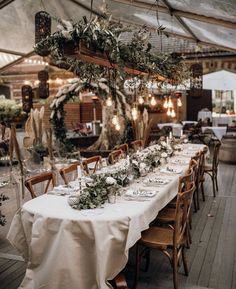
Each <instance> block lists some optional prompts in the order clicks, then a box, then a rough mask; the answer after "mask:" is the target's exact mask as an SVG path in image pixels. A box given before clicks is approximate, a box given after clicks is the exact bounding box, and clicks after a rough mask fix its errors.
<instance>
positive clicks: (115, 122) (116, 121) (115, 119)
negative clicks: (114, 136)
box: [111, 114, 119, 126]
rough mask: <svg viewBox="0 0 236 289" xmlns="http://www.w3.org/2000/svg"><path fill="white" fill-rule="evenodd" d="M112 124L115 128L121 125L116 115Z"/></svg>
mask: <svg viewBox="0 0 236 289" xmlns="http://www.w3.org/2000/svg"><path fill="white" fill-rule="evenodd" d="M111 122H112V124H113V125H115V126H116V125H117V124H119V121H118V117H117V115H116V114H115V115H114V116H113V118H112V120H111Z"/></svg>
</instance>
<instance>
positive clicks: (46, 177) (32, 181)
mask: <svg viewBox="0 0 236 289" xmlns="http://www.w3.org/2000/svg"><path fill="white" fill-rule="evenodd" d="M44 182H46V187H45V189H44V192H43V193H44V194H45V193H46V192H47V190H48V188H49V185H50V183H51V184H52V186H53V187H54V186H55V184H56V182H55V176H54V174H53V173H52V172H46V173H42V174H40V175H36V176H33V177H31V178H29V179H27V180H26V181H25V187H26V188H27V189H28V190H29V192H30V194H31V197H32V199H34V198H36V197H37V193H36V191H35V189H34V185H36V184H39V183H44Z"/></svg>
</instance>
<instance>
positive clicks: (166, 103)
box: [163, 99, 168, 108]
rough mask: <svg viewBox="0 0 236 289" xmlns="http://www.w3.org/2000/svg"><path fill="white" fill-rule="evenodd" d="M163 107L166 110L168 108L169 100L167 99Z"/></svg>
mask: <svg viewBox="0 0 236 289" xmlns="http://www.w3.org/2000/svg"><path fill="white" fill-rule="evenodd" d="M163 107H164V108H168V101H167V99H165V101H164V105H163Z"/></svg>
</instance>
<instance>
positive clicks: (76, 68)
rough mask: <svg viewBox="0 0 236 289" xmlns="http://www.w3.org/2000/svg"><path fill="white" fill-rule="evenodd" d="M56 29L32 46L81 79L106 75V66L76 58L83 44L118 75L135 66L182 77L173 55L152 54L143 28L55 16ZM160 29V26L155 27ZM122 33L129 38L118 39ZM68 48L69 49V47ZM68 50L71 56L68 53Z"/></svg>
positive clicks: (141, 70) (182, 67) (179, 65)
mask: <svg viewBox="0 0 236 289" xmlns="http://www.w3.org/2000/svg"><path fill="white" fill-rule="evenodd" d="M56 20H57V21H58V23H59V24H58V26H57V28H58V31H56V32H55V33H53V34H51V35H50V36H47V37H46V38H45V39H43V40H41V41H40V42H38V43H37V44H36V45H35V52H36V53H37V54H39V55H41V54H43V53H45V50H47V51H48V53H49V57H50V59H51V62H52V64H54V65H56V66H58V67H60V68H64V69H67V70H69V71H72V72H74V73H75V74H77V75H79V76H80V77H81V78H82V79H87V80H88V82H89V80H94V79H97V78H98V77H99V78H100V77H105V76H107V75H106V73H107V68H106V67H104V66H103V65H97V64H95V63H88V62H87V61H84V60H81V59H79V56H78V59H77V57H76V53H77V54H78V53H80V50H83V47H84V48H86V49H88V50H89V51H92V52H94V53H97V54H98V55H102V57H104V56H105V57H106V58H107V60H108V61H109V63H110V64H111V67H112V66H113V65H114V64H116V67H117V66H118V73H119V75H123V77H124V76H125V75H124V74H125V71H124V67H126V66H128V67H130V68H132V69H138V70H140V72H145V73H148V74H150V75H154V76H155V75H161V76H163V77H165V78H168V79H172V80H173V79H174V80H176V74H177V75H178V77H177V80H178V81H181V80H180V79H179V76H180V75H182V77H184V75H185V73H184V66H183V65H182V63H181V58H180V57H177V56H176V55H171V54H164V53H153V52H152V46H151V44H150V43H149V41H148V40H149V36H150V32H149V31H148V30H147V29H146V28H145V27H144V28H142V29H139V30H138V31H135V32H132V31H131V30H130V29H129V28H127V27H124V26H123V25H122V24H121V23H120V22H114V21H112V18H111V16H110V17H107V18H102V17H99V18H98V17H95V18H93V19H91V20H90V21H88V19H87V18H86V17H83V19H82V20H81V21H79V22H77V23H71V22H70V21H65V20H60V19H56ZM159 29H160V30H163V28H162V27H160V28H159ZM124 32H130V33H131V36H130V39H131V40H130V41H129V42H128V43H125V42H124V41H122V35H123V33H124ZM69 48H70V49H69ZM68 50H70V53H71V51H73V52H74V55H72V53H71V54H68Z"/></svg>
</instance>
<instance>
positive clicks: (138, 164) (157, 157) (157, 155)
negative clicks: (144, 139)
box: [131, 140, 173, 178]
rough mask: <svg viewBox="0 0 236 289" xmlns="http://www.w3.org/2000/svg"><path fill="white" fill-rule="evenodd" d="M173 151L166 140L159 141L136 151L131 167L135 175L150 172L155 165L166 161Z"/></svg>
mask: <svg viewBox="0 0 236 289" xmlns="http://www.w3.org/2000/svg"><path fill="white" fill-rule="evenodd" d="M172 153H173V150H172V148H171V146H170V145H169V144H167V143H166V142H165V141H164V140H163V141H162V140H161V141H158V143H156V144H153V145H151V146H149V147H147V148H145V149H144V150H142V151H139V152H136V153H134V154H133V155H132V156H131V167H132V170H133V173H134V176H135V177H136V178H137V177H140V176H141V175H145V174H147V173H148V172H150V171H151V170H152V169H153V168H154V167H157V166H158V165H159V164H161V163H163V162H165V161H166V160H167V158H168V157H170V155H171V154H172Z"/></svg>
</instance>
